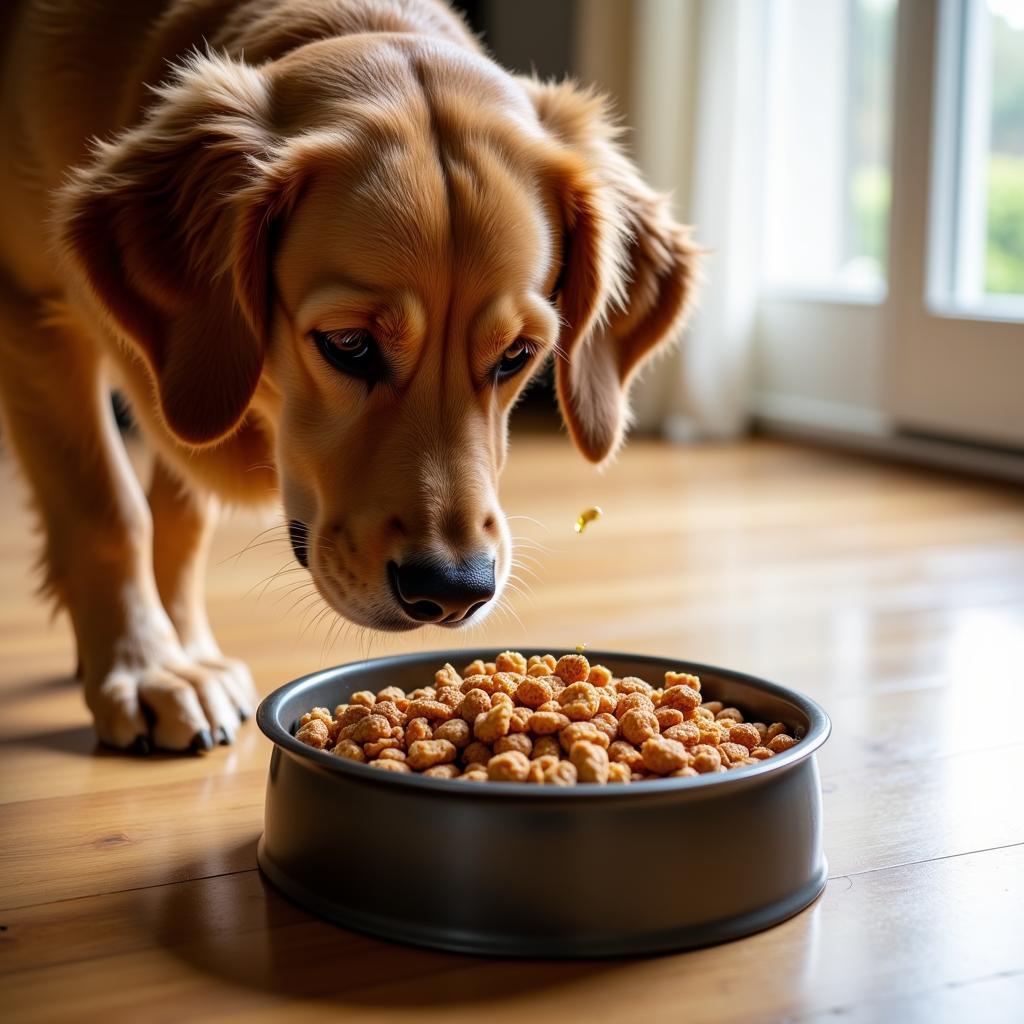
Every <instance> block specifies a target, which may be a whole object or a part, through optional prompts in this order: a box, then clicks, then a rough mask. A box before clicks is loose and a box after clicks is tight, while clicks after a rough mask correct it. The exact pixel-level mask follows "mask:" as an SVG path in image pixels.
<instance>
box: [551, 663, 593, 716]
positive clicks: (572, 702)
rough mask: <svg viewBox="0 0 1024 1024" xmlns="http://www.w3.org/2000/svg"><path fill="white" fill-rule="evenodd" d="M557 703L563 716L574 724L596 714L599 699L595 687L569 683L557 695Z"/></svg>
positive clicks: (586, 684)
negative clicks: (560, 706)
mask: <svg viewBox="0 0 1024 1024" xmlns="http://www.w3.org/2000/svg"><path fill="white" fill-rule="evenodd" d="M584 660H586V659H584ZM558 703H559V704H561V705H562V714H563V715H565V716H566V717H567V718H571V719H572V720H573V721H574V722H580V721H584V720H586V719H590V718H593V717H594V715H596V714H597V712H598V709H599V708H600V706H601V698H600V697H599V696H598V695H597V689H596V687H593V686H591V685H590V683H582V682H579V683H569V684H567V685H566V687H565V689H564V690H563V691H562V692H561V693H560V694H559V695H558Z"/></svg>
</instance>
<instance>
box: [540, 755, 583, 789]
mask: <svg viewBox="0 0 1024 1024" xmlns="http://www.w3.org/2000/svg"><path fill="white" fill-rule="evenodd" d="M544 784H545V785H546V786H575V785H576V766H575V765H574V764H573V763H572V761H558V762H556V763H555V764H553V765H552V766H551V767H550V768H548V769H547V770H546V771H545V772H544Z"/></svg>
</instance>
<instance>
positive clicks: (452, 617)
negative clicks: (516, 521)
mask: <svg viewBox="0 0 1024 1024" xmlns="http://www.w3.org/2000/svg"><path fill="white" fill-rule="evenodd" d="M388 578H389V579H390V580H391V590H392V592H393V593H394V595H395V600H396V601H398V603H399V604H400V605H401V606H402V609H403V610H404V611H405V613H406V614H407V615H408V616H410V618H413V619H416V621H417V622H441V623H444V624H445V625H453V624H454V623H456V622H465V621H466V619H468V618H469V617H470V616H471V615H474V614H475V613H476V612H478V611H479V610H480V609H481V608H482V607H483V606H484V605H485V604H487V602H488V601H490V599H491V598H492V597H494V590H495V584H494V559H493V558H490V557H487V556H480V557H478V558H472V559H470V560H469V561H466V562H459V563H457V564H454V565H452V564H446V563H438V562H417V561H410V562H406V563H404V564H403V565H397V564H396V563H395V562H389V563H388Z"/></svg>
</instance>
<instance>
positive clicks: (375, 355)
mask: <svg viewBox="0 0 1024 1024" xmlns="http://www.w3.org/2000/svg"><path fill="white" fill-rule="evenodd" d="M310 333H311V335H312V337H313V341H314V342H316V347H317V348H318V349H319V350H320V354H321V355H322V356H323V357H324V359H326V360H327V362H329V363H330V364H331V366H333V367H334V368H335V369H336V370H341V372H342V373H347V374H348V375H349V376H350V377H358V378H359V379H360V380H365V381H370V382H373V381H376V380H378V379H379V378H380V377H382V376H383V375H384V360H383V358H382V357H381V354H380V349H379V348H378V347H377V342H376V339H375V338H374V337H373V335H372V334H371V333H370V332H369V331H363V330H349V331H311V332H310Z"/></svg>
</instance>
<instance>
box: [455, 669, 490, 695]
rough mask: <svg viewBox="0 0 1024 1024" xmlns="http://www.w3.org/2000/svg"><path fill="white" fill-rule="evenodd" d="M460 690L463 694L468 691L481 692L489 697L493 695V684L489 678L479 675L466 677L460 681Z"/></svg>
mask: <svg viewBox="0 0 1024 1024" xmlns="http://www.w3.org/2000/svg"><path fill="white" fill-rule="evenodd" d="M460 689H461V690H462V692H463V693H469V691H470V690H483V691H484V693H486V694H487V696H488V697H489V696H490V695H491V694H492V693H494V682H493V680H492V679H491V677H490V676H488V675H484V674H483V673H479V674H478V675H473V676H466V678H465V679H463V680H462V686H461V687H460Z"/></svg>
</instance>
